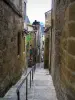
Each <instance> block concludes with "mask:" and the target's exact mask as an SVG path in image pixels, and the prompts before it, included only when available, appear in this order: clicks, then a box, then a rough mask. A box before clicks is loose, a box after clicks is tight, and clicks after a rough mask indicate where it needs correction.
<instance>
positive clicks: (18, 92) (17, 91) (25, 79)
mask: <svg viewBox="0 0 75 100" xmlns="http://www.w3.org/2000/svg"><path fill="white" fill-rule="evenodd" d="M35 69H36V65H35V66H33V67H32V68H31V70H30V71H29V72H28V73H27V74H26V76H25V78H24V80H23V81H22V82H21V83H20V85H19V86H18V88H17V90H16V93H17V100H21V98H20V88H21V87H22V85H23V83H24V82H25V81H26V100H28V76H29V75H30V88H31V81H33V75H34V72H35Z"/></svg>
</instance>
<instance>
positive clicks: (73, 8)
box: [65, 2, 75, 21]
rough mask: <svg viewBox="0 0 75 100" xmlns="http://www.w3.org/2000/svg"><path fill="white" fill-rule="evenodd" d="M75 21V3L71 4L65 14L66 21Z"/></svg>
mask: <svg viewBox="0 0 75 100" xmlns="http://www.w3.org/2000/svg"><path fill="white" fill-rule="evenodd" d="M72 20H73V21H75V2H73V3H71V4H70V5H69V6H68V7H67V10H66V12H65V21H72Z"/></svg>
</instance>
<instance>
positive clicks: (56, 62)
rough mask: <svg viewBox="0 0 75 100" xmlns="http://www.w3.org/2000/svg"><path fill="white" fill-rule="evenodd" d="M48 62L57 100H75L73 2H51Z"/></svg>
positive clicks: (56, 0) (74, 25)
mask: <svg viewBox="0 0 75 100" xmlns="http://www.w3.org/2000/svg"><path fill="white" fill-rule="evenodd" d="M50 61H51V74H52V78H53V82H54V85H55V88H56V92H57V97H58V100H75V0H52V55H51V59H50Z"/></svg>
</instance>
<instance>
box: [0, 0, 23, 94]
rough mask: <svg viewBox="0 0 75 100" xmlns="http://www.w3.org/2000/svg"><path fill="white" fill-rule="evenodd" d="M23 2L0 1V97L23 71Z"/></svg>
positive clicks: (18, 0)
mask: <svg viewBox="0 0 75 100" xmlns="http://www.w3.org/2000/svg"><path fill="white" fill-rule="evenodd" d="M22 3H23V0H13V1H12V0H0V96H3V95H4V94H5V93H6V91H7V90H8V89H9V88H10V87H11V86H12V85H13V84H15V83H16V81H17V80H18V79H19V78H20V76H21V74H22V72H23V70H24V69H25V55H24V54H25V45H24V44H25V41H24V34H23V32H22V31H23V13H22V12H23V11H22V9H23V8H22Z"/></svg>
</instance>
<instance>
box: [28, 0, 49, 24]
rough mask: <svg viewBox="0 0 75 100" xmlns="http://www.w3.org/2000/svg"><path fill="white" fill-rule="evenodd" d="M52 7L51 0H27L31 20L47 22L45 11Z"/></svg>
mask: <svg viewBox="0 0 75 100" xmlns="http://www.w3.org/2000/svg"><path fill="white" fill-rule="evenodd" d="M50 9H51V0H27V15H28V17H29V20H30V22H31V23H32V22H33V21H34V20H38V21H41V22H43V23H45V12H47V11H48V10H50Z"/></svg>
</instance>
